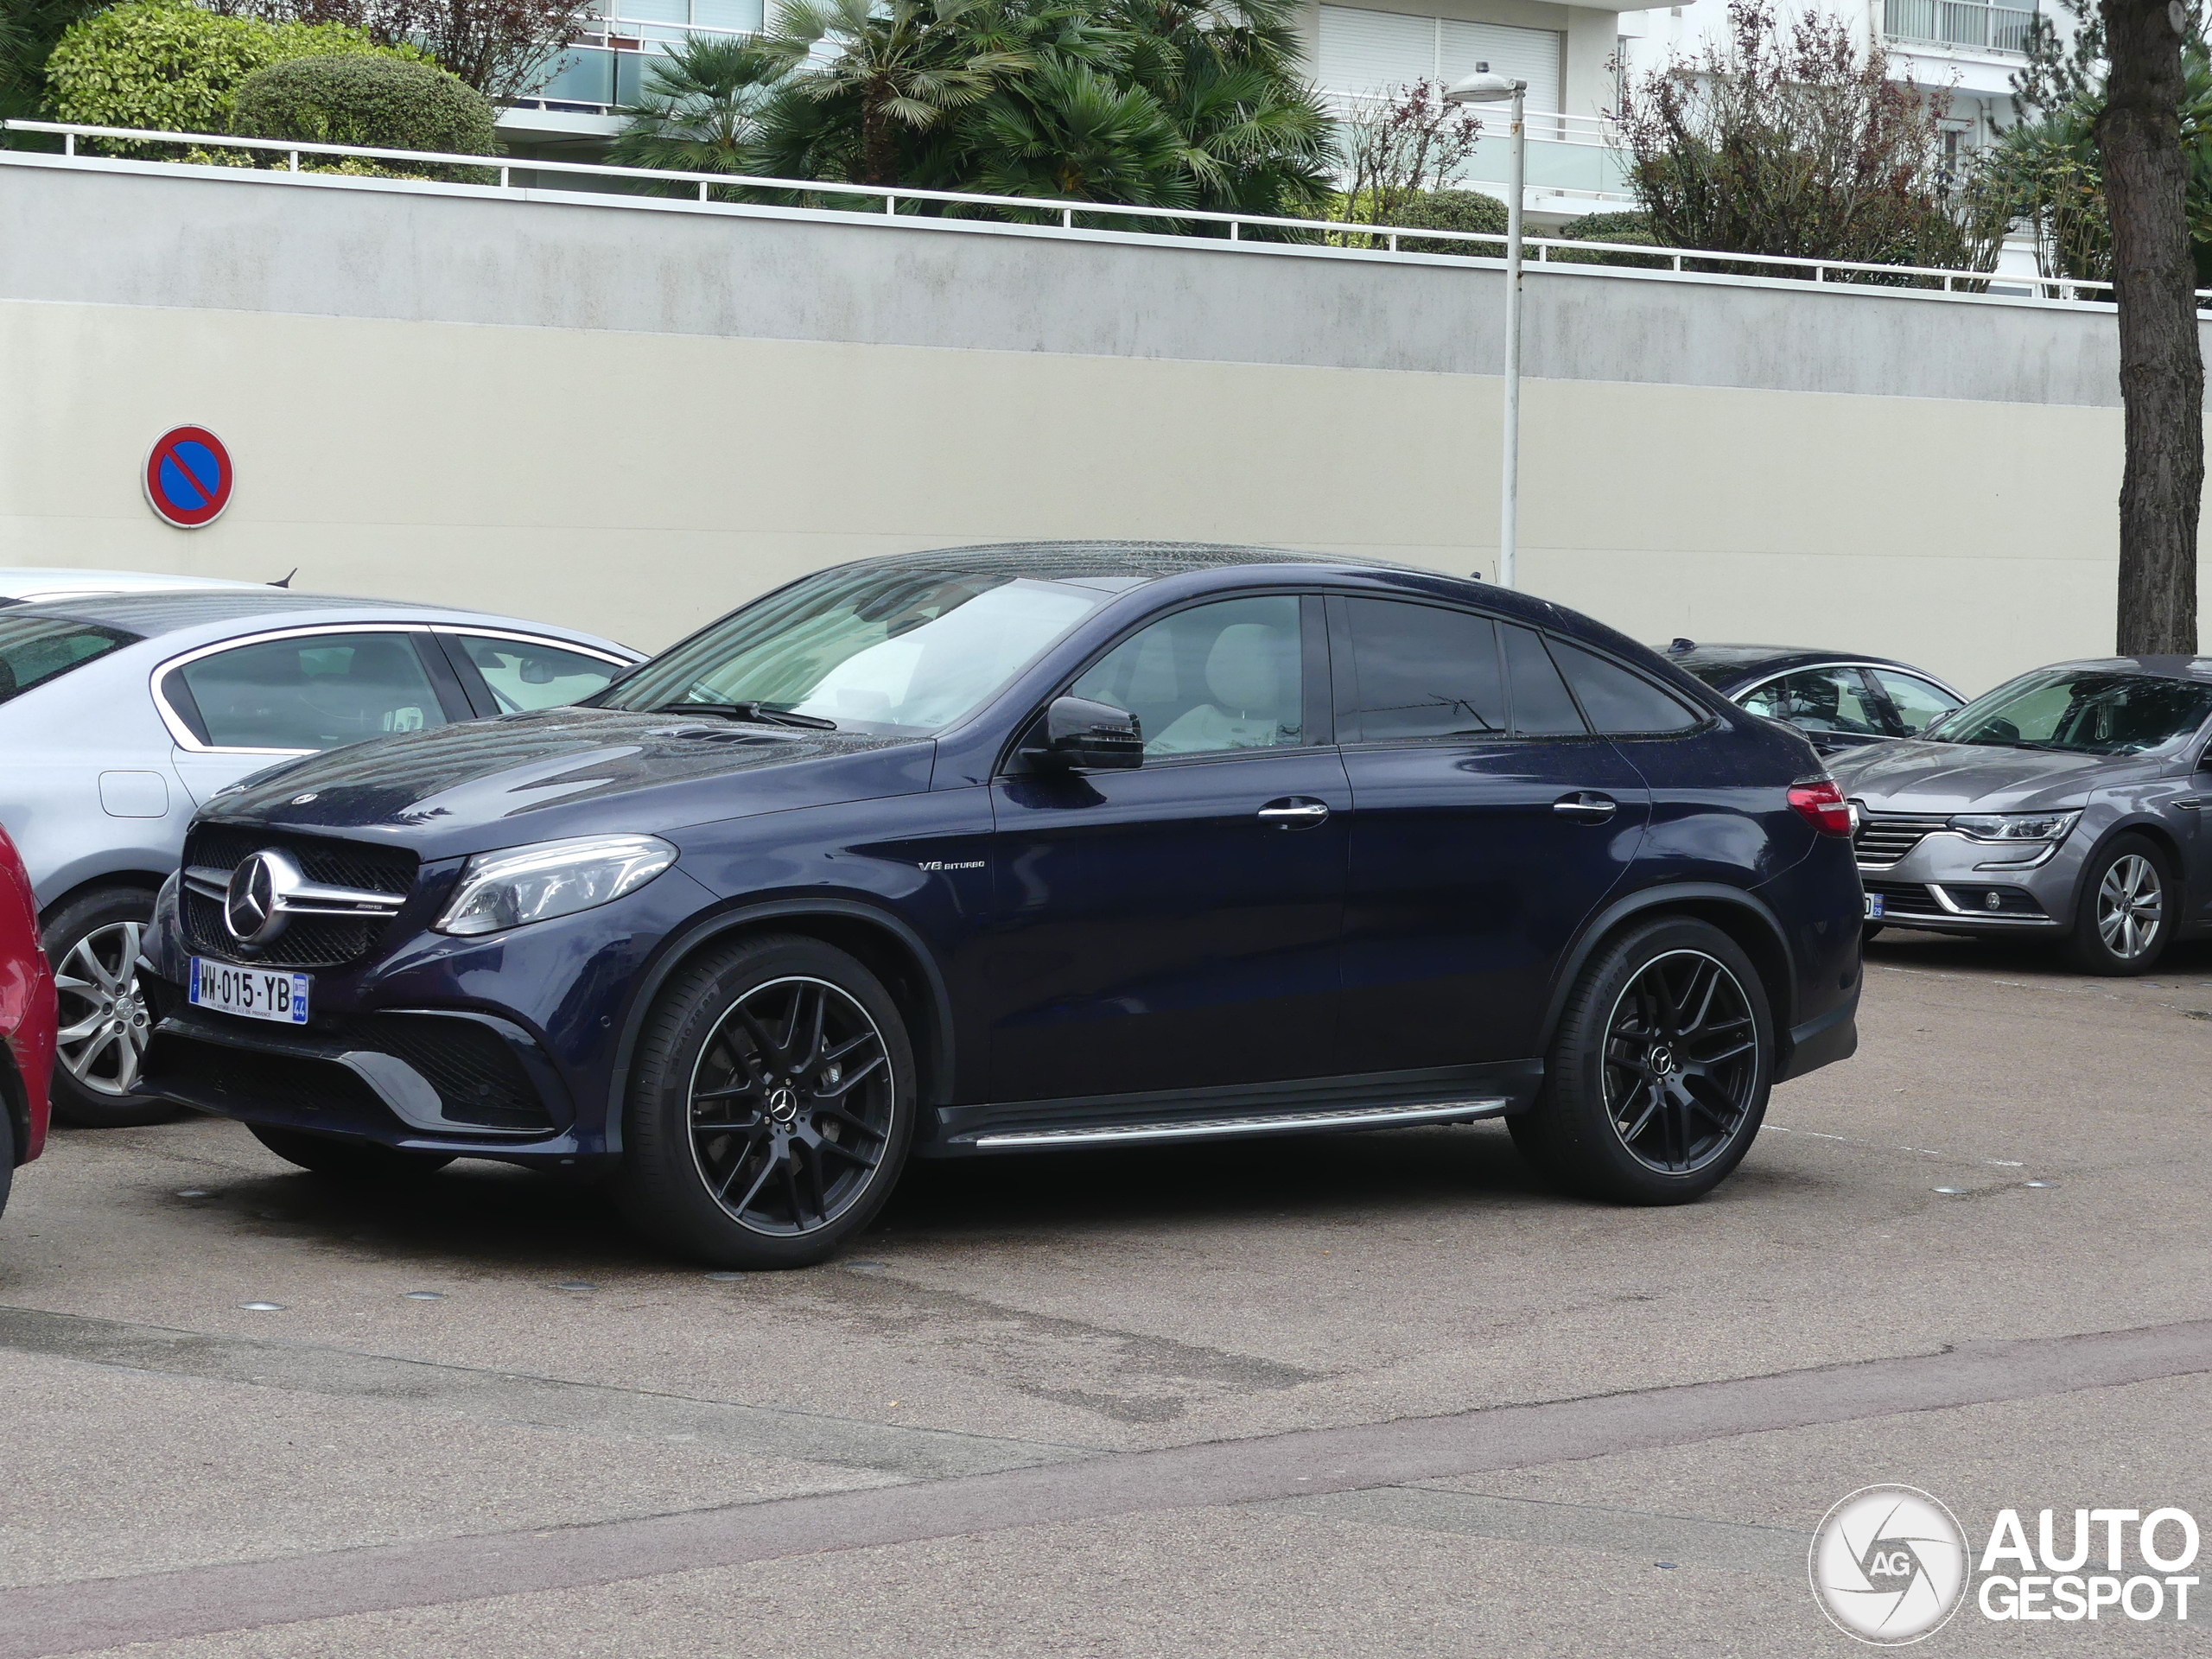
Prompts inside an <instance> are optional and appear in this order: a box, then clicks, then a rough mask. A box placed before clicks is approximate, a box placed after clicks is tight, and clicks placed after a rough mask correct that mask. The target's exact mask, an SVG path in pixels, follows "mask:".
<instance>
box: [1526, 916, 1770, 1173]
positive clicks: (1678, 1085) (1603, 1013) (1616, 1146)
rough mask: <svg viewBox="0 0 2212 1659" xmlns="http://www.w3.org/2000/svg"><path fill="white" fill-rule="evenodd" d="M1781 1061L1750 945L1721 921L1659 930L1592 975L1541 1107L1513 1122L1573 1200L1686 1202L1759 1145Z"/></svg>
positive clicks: (1651, 926)
mask: <svg viewBox="0 0 2212 1659" xmlns="http://www.w3.org/2000/svg"><path fill="white" fill-rule="evenodd" d="M1685 1027H1688V1028H1687V1029H1685ZM1609 1038H1610V1039H1611V1040H1610V1043H1609ZM1609 1055H1610V1058H1609ZM1774 1058H1775V1039H1774V1020H1773V1014H1772V1013H1771V1011H1770V1009H1769V1007H1768V1006H1767V997H1766V989H1765V987H1764V985H1763V984H1761V982H1760V981H1759V976H1758V969H1755V968H1754V967H1752V965H1751V958H1750V957H1747V956H1745V954H1744V952H1743V950H1742V948H1741V947H1740V946H1738V944H1736V942H1735V941H1734V940H1733V939H1732V938H1729V937H1728V936H1727V935H1726V933H1723V932H1722V931H1720V930H1719V928H1717V927H1714V926H1713V925H1710V924H1709V923H1706V922H1700V921H1695V920H1693V919H1691V918H1687V917H1676V918H1668V919H1664V920H1660V921H1655V922H1650V923H1647V924H1645V925H1643V926H1641V927H1637V928H1634V929H1632V930H1631V931H1628V932H1625V933H1623V934H1621V935H1620V936H1618V938H1613V939H1611V940H1609V941H1607V942H1606V943H1605V944H1603V945H1601V946H1600V947H1599V950H1597V952H1596V954H1595V955H1594V956H1593V957H1592V959H1591V961H1590V962H1589V963H1588V964H1587V965H1586V967H1585V968H1584V969H1583V970H1582V976H1581V978H1580V980H1578V981H1577V982H1576V983H1575V987H1574V991H1573V995H1571V996H1569V997H1568V999H1567V1011H1566V1013H1565V1014H1564V1015H1563V1016H1562V1017H1561V1019H1560V1026H1559V1032H1558V1034H1557V1036H1556V1037H1555V1038H1554V1041H1553V1044H1552V1051H1551V1055H1550V1063H1549V1065H1548V1067H1547V1069H1546V1072H1545V1077H1544V1085H1543V1088H1542V1090H1541V1091H1540V1092H1539V1094H1538V1095H1537V1097H1536V1103H1535V1107H1534V1108H1532V1109H1530V1110H1529V1111H1528V1112H1526V1113H1523V1114H1522V1115H1520V1116H1515V1117H1510V1118H1508V1119H1507V1120H1506V1122H1507V1124H1508V1126H1509V1127H1510V1129H1511V1131H1512V1134H1513V1141H1514V1144H1515V1145H1516V1146H1517V1147H1520V1149H1521V1151H1522V1154H1523V1155H1524V1156H1526V1157H1527V1158H1528V1160H1529V1161H1530V1162H1531V1163H1533V1164H1534V1165H1535V1166H1536V1167H1537V1169H1538V1170H1539V1172H1541V1173H1542V1174H1543V1175H1545V1176H1546V1177H1547V1178H1548V1179H1550V1180H1552V1181H1553V1182H1554V1183H1555V1184H1556V1185H1560V1186H1562V1187H1564V1188H1566V1189H1567V1190H1568V1191H1570V1192H1579V1193H1581V1194H1583V1195H1585V1196H1587V1197H1590V1198H1605V1199H1610V1200H1611V1201H1613V1202H1615V1203H1618V1204H1638V1205H1660V1204H1687V1203H1688V1202H1689V1201H1690V1200H1692V1199H1694V1198H1702V1197H1703V1196H1704V1195H1705V1194H1706V1193H1707V1192H1711V1191H1712V1190H1713V1188H1714V1187H1716V1186H1718V1185H1719V1184H1720V1183H1721V1181H1723V1180H1724V1179H1726V1178H1727V1176H1728V1174H1729V1173H1730V1172H1731V1171H1732V1170H1733V1169H1734V1168H1735V1167H1736V1166H1737V1165H1738V1164H1739V1163H1741V1162H1742V1161H1743V1159H1744V1154H1745V1153H1746V1152H1748V1151H1749V1150H1750V1149H1751V1141H1752V1139H1753V1137H1755V1136H1756V1135H1758V1130H1759V1125H1760V1123H1761V1122H1763V1121H1764V1118H1765V1116H1766V1101H1767V1091H1768V1090H1769V1089H1770V1087H1771V1085H1772V1084H1773V1079H1774ZM1655 1065H1656V1068H1657V1069H1656V1070H1654V1066H1655ZM1630 1113H1635V1114H1637V1116H1635V1118H1634V1119H1633V1120H1631V1119H1630V1116H1629V1114H1630ZM1624 1125H1625V1126H1626V1127H1624Z"/></svg>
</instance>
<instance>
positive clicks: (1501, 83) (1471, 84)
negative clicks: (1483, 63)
mask: <svg viewBox="0 0 2212 1659" xmlns="http://www.w3.org/2000/svg"><path fill="white" fill-rule="evenodd" d="M1528 90H1529V83H1528V82H1527V81H1525V80H1516V79H1513V78H1512V77H1511V76H1510V75H1494V74H1492V73H1490V71H1489V70H1487V69H1478V70H1477V71H1475V73H1473V74H1471V75H1463V76H1462V77H1460V79H1458V80H1455V81H1453V82H1452V84H1451V86H1447V87H1446V88H1445V91H1444V101H1445V102H1446V103H1447V104H1497V103H1501V102H1503V100H1504V99H1509V98H1511V97H1512V96H1513V95H1514V94H1515V93H1516V92H1527V91H1528Z"/></svg>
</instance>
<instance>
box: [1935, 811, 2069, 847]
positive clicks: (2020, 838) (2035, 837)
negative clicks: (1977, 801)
mask: <svg viewBox="0 0 2212 1659" xmlns="http://www.w3.org/2000/svg"><path fill="white" fill-rule="evenodd" d="M2081 817H2082V809H2081V808H2079V807H2072V808H2069V810H2066V811H2063V812H1961V813H1960V814H1959V815H1958V816H1957V817H1954V818H1953V819H1952V820H1951V828H1952V829H1955V830H1957V831H1958V832H1959V833H1960V834H1961V835H1962V836H1966V837H1967V839H1968V840H1970V841H1986V842H2000V843H2004V844H2007V845H2014V846H2017V845H2018V844H2020V843H2021V842H2045V843H2049V844H2051V845H2056V843H2058V842H2062V841H2063V840H2065V839H2066V837H2067V836H2068V835H2069V833H2070V832H2071V831H2072V829H2073V828H2074V825H2075V823H2076V822H2077V821H2079V819H2080V818H2081Z"/></svg>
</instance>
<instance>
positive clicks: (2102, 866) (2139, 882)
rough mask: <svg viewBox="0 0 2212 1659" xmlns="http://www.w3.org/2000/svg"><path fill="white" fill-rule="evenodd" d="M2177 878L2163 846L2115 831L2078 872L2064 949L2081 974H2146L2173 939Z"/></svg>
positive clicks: (2156, 964) (2178, 897)
mask: <svg viewBox="0 0 2212 1659" xmlns="http://www.w3.org/2000/svg"><path fill="white" fill-rule="evenodd" d="M2179 889H2180V883H2178V882H2177V881H2176V880H2174V875H2173V868H2172V865H2171V861H2170V860H2169V859H2168V858H2167V857H2166V854H2165V850H2164V849H2163V848H2161V847H2159V846H2158V844H2157V843H2155V842H2152V841H2151V840H2150V839H2149V838H2148V837H2147V836H2134V835H2126V836H2113V838H2112V840H2111V841H2110V842H2107V843H2106V844H2105V845H2104V846H2103V847H2101V848H2099V849H2097V851H2096V852H2095V853H2094V854H2093V855H2091V856H2090V859H2089V864H2088V868H2087V869H2086V870H2084V871H2083V872H2082V889H2081V891H2082V897H2081V899H2080V902H2079V903H2078V904H2077V905H2076V906H2075V917H2074V931H2073V934H2072V936H2071V937H2070V938H2069V939H2068V940H2067V954H2068V955H2069V957H2072V958H2073V961H2074V965H2075V967H2077V968H2080V969H2082V970H2083V971H2084V972H2086V973H2092V974H2099V975H2102V976H2106V977H2107V978H2123V977H2126V976H2130V975H2134V974H2147V973H2149V972H2150V971H2151V969H2153V968H2155V967H2157V966H2158V958H2159V957H2163V956H2164V955H2165V953H2166V945H2167V944H2168V942H2169V941H2170V940H2171V939H2172V938H2173V934H2174V924H2175V921H2176V918H2177V917H2178V915H2179V913H2180V909H2181V906H2180V897H2181V895H2180V891H2179Z"/></svg>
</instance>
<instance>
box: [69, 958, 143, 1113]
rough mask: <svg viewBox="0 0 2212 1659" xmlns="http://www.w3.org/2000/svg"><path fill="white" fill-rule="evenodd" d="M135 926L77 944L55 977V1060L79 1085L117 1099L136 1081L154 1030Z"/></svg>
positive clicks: (125, 1093)
mask: <svg viewBox="0 0 2212 1659" xmlns="http://www.w3.org/2000/svg"><path fill="white" fill-rule="evenodd" d="M144 931H145V930H144V928H143V925H141V924H139V923H137V922H112V923H110V924H109V925H107V926H105V927H97V928H94V929H93V930H92V931H91V932H89V933H87V934H86V935H85V937H84V938H81V939H79V940H78V941H77V943H76V944H75V945H74V946H73V947H72V948H71V950H70V951H69V953H68V955H67V956H66V957H62V959H61V963H60V967H59V968H57V969H55V971H54V991H55V994H56V995H57V997H58V999H59V1002H60V1030H59V1031H58V1032H56V1033H54V1038H55V1048H56V1053H57V1058H60V1062H61V1065H62V1068H63V1069H64V1070H65V1071H67V1072H68V1074H69V1075H70V1077H73V1078H74V1079H75V1080H76V1081H77V1083H78V1084H80V1085H81V1086H83V1087H84V1088H86V1089H87V1090H91V1091H92V1093H94V1094H97V1095H105V1096H113V1097H117V1098H120V1097H122V1096H124V1095H127V1094H128V1093H129V1092H130V1085H131V1084H134V1083H136V1082H137V1080H138V1067H139V1063H140V1062H141V1060H143V1058H144V1057H145V1052H146V1039H147V1038H148V1036H149V1034H150V1033H151V1031H152V1027H153V1019H152V1016H151V1014H149V1012H148V1009H147V1007H146V999H145V996H144V994H143V992H142V991H141V990H140V988H139V985H138V940H139V936H140V935H141V934H142V933H143V932H144Z"/></svg>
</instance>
